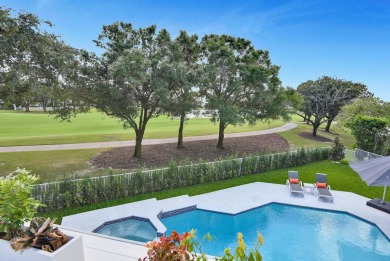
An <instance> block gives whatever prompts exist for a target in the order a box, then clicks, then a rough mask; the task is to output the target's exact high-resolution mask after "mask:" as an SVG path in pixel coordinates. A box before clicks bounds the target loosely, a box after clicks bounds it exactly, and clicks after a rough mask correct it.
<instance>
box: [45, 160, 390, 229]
mask: <svg viewBox="0 0 390 261" xmlns="http://www.w3.org/2000/svg"><path fill="white" fill-rule="evenodd" d="M287 170H288V169H282V170H275V171H270V172H266V173H260V174H255V175H250V176H245V177H240V178H235V179H230V180H224V181H219V182H213V183H208V184H200V185H196V186H191V187H184V188H178V189H171V190H164V191H160V192H155V193H149V194H144V195H139V196H136V197H128V198H123V199H120V200H112V201H107V202H102V203H97V204H91V205H88V206H84V207H79V208H72V209H66V210H61V211H52V212H48V213H43V214H42V215H44V216H50V217H56V218H57V222H58V223H60V222H61V220H62V217H64V216H68V215H73V214H77V213H81V212H86V211H90V210H94V209H99V208H106V207H110V206H116V205H120V204H126V203H130V202H134V201H139V200H143V199H149V198H157V199H165V198H170V197H175V196H180V195H185V194H187V195H190V196H194V195H199V194H204V193H208V192H212V191H216V190H221V189H225V188H230V187H234V186H239V185H243V184H248V183H252V182H256V181H261V182H269V183H276V184H285V182H286V178H287ZM295 170H298V171H299V177H300V179H301V180H303V181H305V182H313V183H314V181H315V173H317V172H321V173H325V174H328V182H329V184H330V185H331V187H332V189H333V190H342V191H349V192H354V193H356V194H359V195H362V196H365V197H368V198H381V197H382V193H383V188H382V187H369V186H367V185H366V183H364V182H363V181H362V179H361V178H360V177H359V175H358V174H356V172H354V171H353V170H352V169H351V168H350V167H349V166H348V165H344V164H334V163H332V162H330V161H322V162H317V163H312V164H307V165H305V166H301V167H297V168H295ZM286 193H288V192H287V190H286ZM335 200H337V198H335ZM386 200H387V201H390V193H387V197H386Z"/></svg>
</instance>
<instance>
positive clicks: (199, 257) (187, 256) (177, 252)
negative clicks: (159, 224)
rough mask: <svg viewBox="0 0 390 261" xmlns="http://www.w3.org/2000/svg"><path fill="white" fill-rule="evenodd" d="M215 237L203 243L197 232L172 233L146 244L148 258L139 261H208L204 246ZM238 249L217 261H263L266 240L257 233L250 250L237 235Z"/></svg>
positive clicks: (228, 250)
mask: <svg viewBox="0 0 390 261" xmlns="http://www.w3.org/2000/svg"><path fill="white" fill-rule="evenodd" d="M212 239H213V237H212V236H211V235H210V234H207V235H206V236H205V237H204V238H203V241H202V242H199V241H198V240H197V239H196V237H195V231H194V230H193V229H192V230H191V231H190V232H185V233H183V234H182V235H181V234H179V233H177V232H176V231H172V233H171V235H170V236H169V237H160V241H158V242H157V241H151V242H150V243H148V244H146V247H147V248H148V251H147V256H146V257H144V258H143V259H141V258H139V259H138V261H146V260H152V261H161V260H164V261H181V260H183V261H187V260H188V261H207V260H208V259H207V256H206V254H205V253H203V252H202V246H203V244H204V243H205V242H207V241H211V240H212ZM237 243H238V245H237V247H236V249H235V253H234V255H233V254H231V251H230V248H227V249H225V253H224V255H223V256H222V257H217V258H215V260H216V261H234V260H237V261H261V260H262V256H261V254H260V251H259V248H260V246H262V245H263V243H264V238H263V236H262V235H261V233H260V232H257V242H256V244H255V246H254V248H253V249H251V250H248V249H247V248H246V246H245V242H244V236H243V234H242V233H240V232H239V233H237Z"/></svg>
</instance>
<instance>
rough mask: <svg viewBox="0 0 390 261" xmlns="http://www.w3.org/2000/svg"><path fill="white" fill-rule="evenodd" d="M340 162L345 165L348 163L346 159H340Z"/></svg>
mask: <svg viewBox="0 0 390 261" xmlns="http://www.w3.org/2000/svg"><path fill="white" fill-rule="evenodd" d="M340 163H341V164H345V165H348V164H349V162H348V160H346V159H342V160H340Z"/></svg>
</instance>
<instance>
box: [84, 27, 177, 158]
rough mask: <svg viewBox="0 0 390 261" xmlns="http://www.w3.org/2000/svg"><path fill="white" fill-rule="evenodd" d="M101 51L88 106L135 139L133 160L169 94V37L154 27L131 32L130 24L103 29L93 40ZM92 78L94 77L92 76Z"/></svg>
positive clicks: (139, 153) (139, 152)
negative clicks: (112, 119) (118, 122)
mask: <svg viewBox="0 0 390 261" xmlns="http://www.w3.org/2000/svg"><path fill="white" fill-rule="evenodd" d="M96 43H97V45H98V46H100V47H102V48H104V49H105V53H104V54H103V60H101V63H102V64H100V65H99V67H100V69H99V73H98V75H97V76H98V78H99V79H98V81H97V82H96V83H95V84H91V85H90V88H91V94H92V96H93V99H91V104H92V105H93V106H95V107H96V108H97V109H98V110H100V111H103V112H105V113H106V114H107V115H110V116H113V117H116V118H118V119H120V120H121V121H122V122H123V124H124V127H126V128H132V129H134V131H135V135H136V145H135V150H134V157H141V150H142V139H143V137H144V134H145V130H146V125H147V123H148V121H149V120H150V119H151V118H152V117H155V116H158V115H159V114H160V113H162V110H161V107H162V102H163V101H164V100H166V97H167V95H168V93H169V89H168V87H169V86H168V84H167V82H166V81H165V79H166V73H167V70H169V66H168V62H169V57H168V54H169V46H170V44H171V38H170V35H169V33H168V32H167V31H166V30H164V29H162V30H160V31H159V32H158V31H157V30H156V26H154V25H153V26H150V27H146V28H140V29H134V28H133V26H132V25H131V24H130V23H123V22H120V23H114V24H112V25H108V26H103V31H102V33H101V34H100V35H99V38H98V39H97V40H96ZM95 77H96V76H95Z"/></svg>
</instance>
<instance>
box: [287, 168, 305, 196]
mask: <svg viewBox="0 0 390 261" xmlns="http://www.w3.org/2000/svg"><path fill="white" fill-rule="evenodd" d="M290 178H291V179H299V175H298V171H295V170H289V171H288V179H287V180H286V186H287V188H288V190H289V191H290V196H291V195H292V193H301V194H302V196H305V192H304V190H303V187H302V181H299V184H290ZM294 185H296V186H294Z"/></svg>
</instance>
